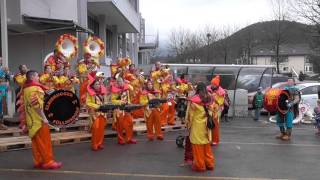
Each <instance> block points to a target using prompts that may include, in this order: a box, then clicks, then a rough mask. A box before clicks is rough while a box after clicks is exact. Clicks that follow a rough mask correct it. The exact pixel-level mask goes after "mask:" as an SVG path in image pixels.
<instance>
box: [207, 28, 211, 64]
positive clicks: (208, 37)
mask: <svg viewBox="0 0 320 180" xmlns="http://www.w3.org/2000/svg"><path fill="white" fill-rule="evenodd" d="M210 38H211V34H210V33H208V34H207V48H208V54H207V64H208V62H209V53H210V48H209V45H210Z"/></svg>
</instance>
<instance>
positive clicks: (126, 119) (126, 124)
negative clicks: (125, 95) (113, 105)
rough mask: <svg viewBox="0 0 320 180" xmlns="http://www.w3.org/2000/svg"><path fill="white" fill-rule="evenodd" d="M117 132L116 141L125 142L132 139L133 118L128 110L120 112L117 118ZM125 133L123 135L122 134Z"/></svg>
mask: <svg viewBox="0 0 320 180" xmlns="http://www.w3.org/2000/svg"><path fill="white" fill-rule="evenodd" d="M116 125H117V132H118V143H119V144H124V143H125V142H127V143H128V142H130V141H132V137H133V118H132V116H131V114H130V113H128V112H123V113H122V112H121V113H120V114H119V117H118V119H117V123H116ZM124 134H125V135H124Z"/></svg>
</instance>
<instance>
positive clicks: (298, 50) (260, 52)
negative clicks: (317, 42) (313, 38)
mask: <svg viewBox="0 0 320 180" xmlns="http://www.w3.org/2000/svg"><path fill="white" fill-rule="evenodd" d="M274 49H275V48H273V47H272V45H263V46H257V47H254V48H253V49H252V52H251V56H275V53H276V52H275V50H274ZM310 53H311V49H310V46H309V45H308V44H283V45H280V53H279V54H280V55H281V56H298V55H309V54H310Z"/></svg>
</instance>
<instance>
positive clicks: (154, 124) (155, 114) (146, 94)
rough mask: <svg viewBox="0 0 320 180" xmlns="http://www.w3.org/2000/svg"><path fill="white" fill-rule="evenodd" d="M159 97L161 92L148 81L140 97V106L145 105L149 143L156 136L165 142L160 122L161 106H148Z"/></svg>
mask: <svg viewBox="0 0 320 180" xmlns="http://www.w3.org/2000/svg"><path fill="white" fill-rule="evenodd" d="M159 97H160V91H157V90H155V89H154V88H153V84H152V82H151V81H148V82H147V85H146V87H145V89H144V90H143V93H142V95H141V96H140V104H142V105H144V108H145V111H144V118H145V121H146V126H147V138H148V139H149V141H153V139H154V136H156V137H157V139H158V140H163V133H162V131H161V122H160V111H161V109H160V104H155V105H154V106H151V107H150V106H149V104H148V103H149V101H150V100H151V99H155V98H159ZM154 131H155V132H154Z"/></svg>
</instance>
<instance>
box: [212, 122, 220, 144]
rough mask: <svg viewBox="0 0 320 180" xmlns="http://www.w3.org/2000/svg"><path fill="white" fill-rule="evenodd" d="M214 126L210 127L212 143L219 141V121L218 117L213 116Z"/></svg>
mask: <svg viewBox="0 0 320 180" xmlns="http://www.w3.org/2000/svg"><path fill="white" fill-rule="evenodd" d="M213 120H214V124H215V127H214V129H212V143H213V144H219V143H220V123H219V121H218V118H213Z"/></svg>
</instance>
